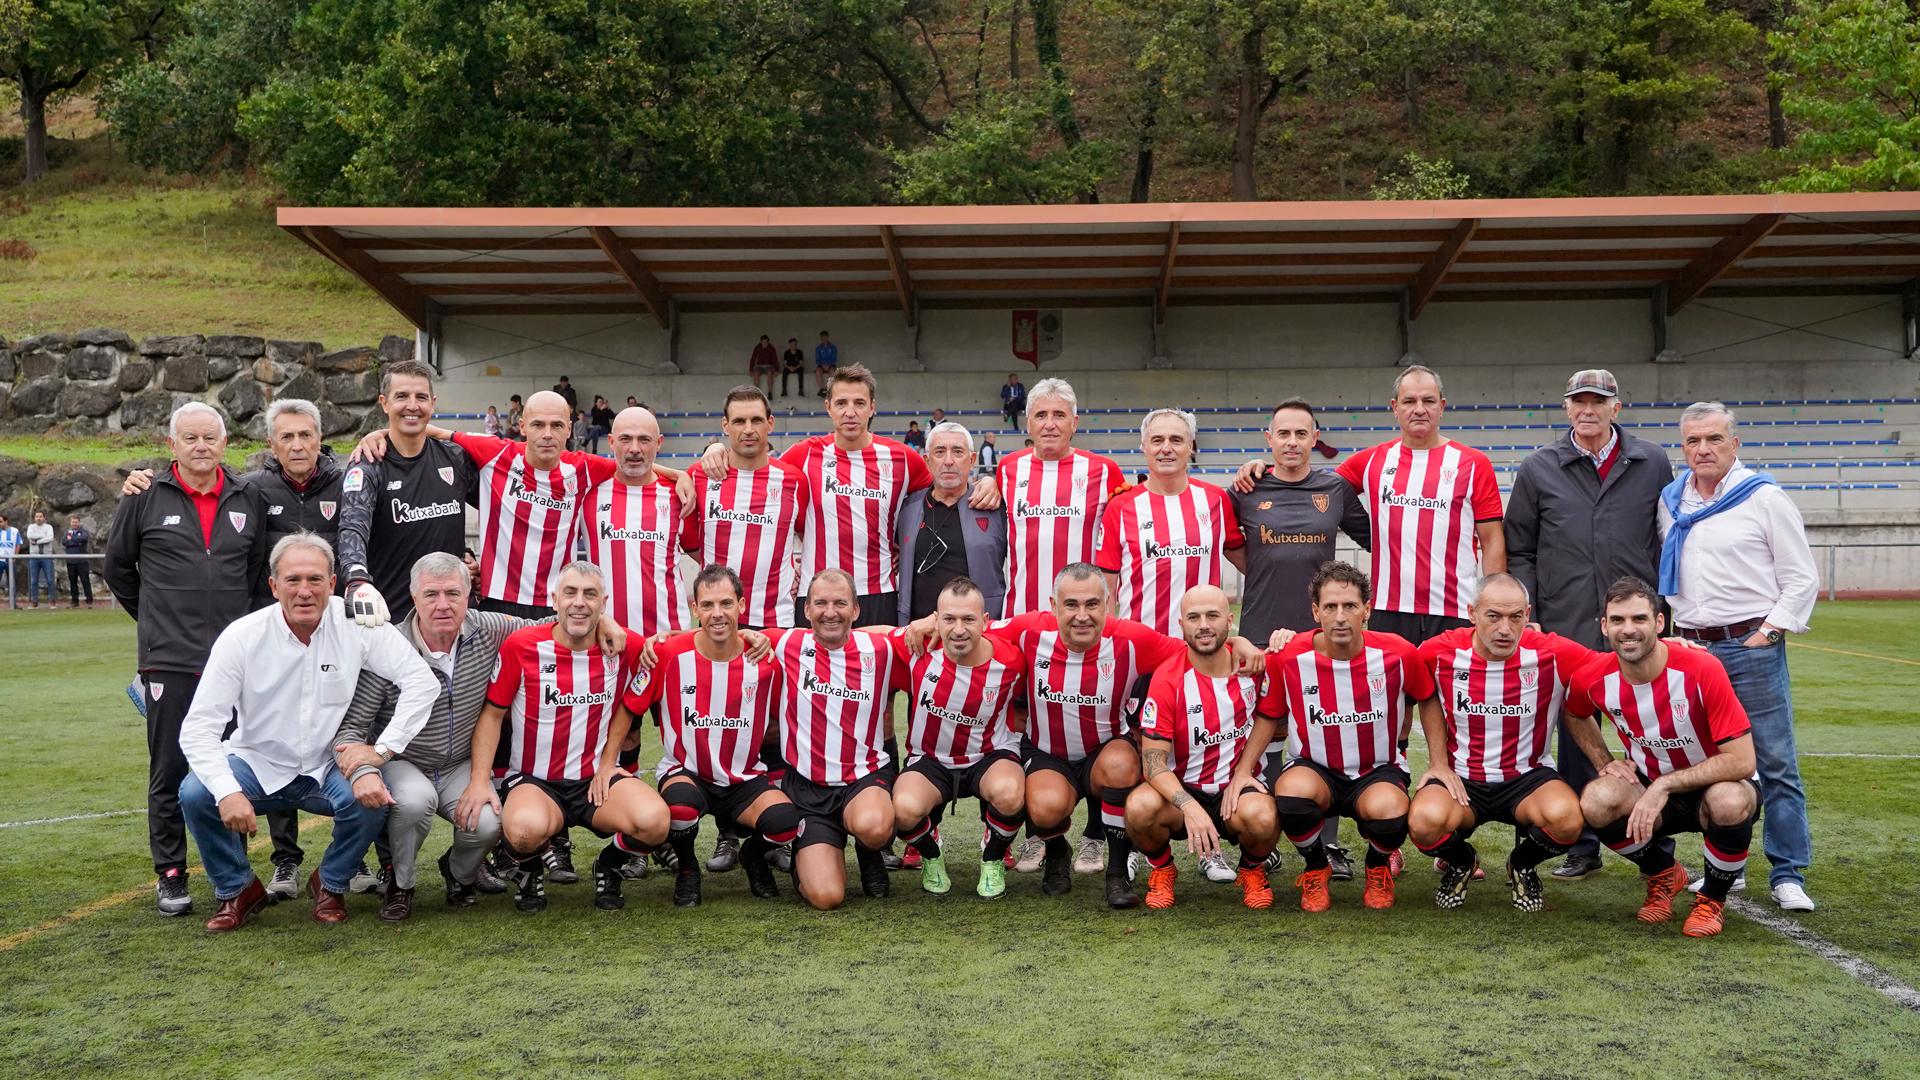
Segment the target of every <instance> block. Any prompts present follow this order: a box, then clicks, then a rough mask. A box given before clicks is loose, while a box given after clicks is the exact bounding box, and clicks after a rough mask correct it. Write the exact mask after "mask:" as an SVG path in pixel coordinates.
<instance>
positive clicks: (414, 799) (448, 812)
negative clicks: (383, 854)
mask: <svg viewBox="0 0 1920 1080" xmlns="http://www.w3.org/2000/svg"><path fill="white" fill-rule="evenodd" d="M380 775H381V776H382V778H384V779H385V780H386V782H387V791H388V793H389V794H391V795H392V796H393V806H392V807H390V808H388V810H387V842H388V843H389V844H391V845H392V846H393V880H394V884H396V885H398V886H399V887H400V888H402V889H411V888H413V884H414V876H415V875H414V862H415V861H416V860H417V859H418V857H419V855H420V845H421V844H424V843H426V842H427V836H428V834H430V833H432V832H433V819H434V816H435V815H438V816H440V817H443V818H446V819H447V820H448V821H452V820H453V810H454V807H456V806H458V805H460V796H461V795H462V794H464V793H465V792H466V790H467V778H468V775H469V774H468V771H467V770H466V769H465V768H458V769H451V770H448V771H447V772H444V773H441V774H440V778H439V780H438V781H436V780H435V779H434V778H433V777H430V776H428V775H427V774H426V773H424V772H421V771H420V768H419V766H417V765H415V764H413V763H412V762H410V761H407V760H405V759H403V758H395V759H393V760H392V761H389V762H387V764H386V765H385V767H383V768H382V769H381V770H380ZM499 840H500V815H499V814H496V813H494V811H493V808H492V807H490V806H489V807H482V808H481V810H480V822H479V828H478V829H475V830H474V831H473V832H468V831H466V830H465V829H462V828H460V826H458V825H455V826H454V828H453V855H452V857H451V858H450V859H449V860H448V861H449V862H450V863H451V865H452V869H453V877H454V880H455V881H458V882H461V883H462V884H466V885H471V884H473V882H474V879H476V878H478V877H479V876H480V860H481V859H483V858H485V857H486V854H487V852H488V851H490V850H492V848H493V845H494V844H496V843H498V842H499Z"/></svg>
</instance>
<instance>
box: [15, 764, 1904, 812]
mask: <svg viewBox="0 0 1920 1080" xmlns="http://www.w3.org/2000/svg"><path fill="white" fill-rule="evenodd" d="M1916 756H1920V755H1916ZM146 812H147V808H146V807H144V806H143V807H141V808H140V809H138V810H104V811H101V812H100V813H98V814H68V815H67V816H66V817H43V818H35V819H33V820H32V821H0V829H24V828H26V827H27V826H29V825H58V824H59V823H61V822H63V821H92V820H93V819H95V818H109V817H128V816H130V815H133V814H144V813H146Z"/></svg>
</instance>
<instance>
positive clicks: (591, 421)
mask: <svg viewBox="0 0 1920 1080" xmlns="http://www.w3.org/2000/svg"><path fill="white" fill-rule="evenodd" d="M612 432H613V410H612V409H611V408H609V407H608V406H607V399H606V398H603V397H601V396H600V395H599V394H595V395H593V409H592V411H590V412H588V413H587V453H589V454H597V453H599V452H600V440H601V439H604V438H606V437H607V436H608V435H609V434H611V433H612Z"/></svg>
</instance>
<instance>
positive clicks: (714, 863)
mask: <svg viewBox="0 0 1920 1080" xmlns="http://www.w3.org/2000/svg"><path fill="white" fill-rule="evenodd" d="M739 865H740V841H739V840H738V839H737V838H735V837H732V836H729V835H727V834H726V833H721V834H720V838H719V839H717V840H715V841H714V842H713V857H712V858H711V859H708V860H707V870H708V871H709V872H711V873H715V874H724V873H726V872H727V871H729V870H731V869H733V868H734V867H736V866H739Z"/></svg>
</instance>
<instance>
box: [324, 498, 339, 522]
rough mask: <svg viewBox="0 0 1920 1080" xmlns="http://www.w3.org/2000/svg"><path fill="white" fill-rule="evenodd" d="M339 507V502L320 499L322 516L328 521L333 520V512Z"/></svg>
mask: <svg viewBox="0 0 1920 1080" xmlns="http://www.w3.org/2000/svg"><path fill="white" fill-rule="evenodd" d="M339 508H340V504H339V503H333V502H328V501H327V500H325V499H322V500H320V516H321V517H323V518H326V519H327V520H328V521H332V520H333V512H334V511H335V510H337V509H339Z"/></svg>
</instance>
